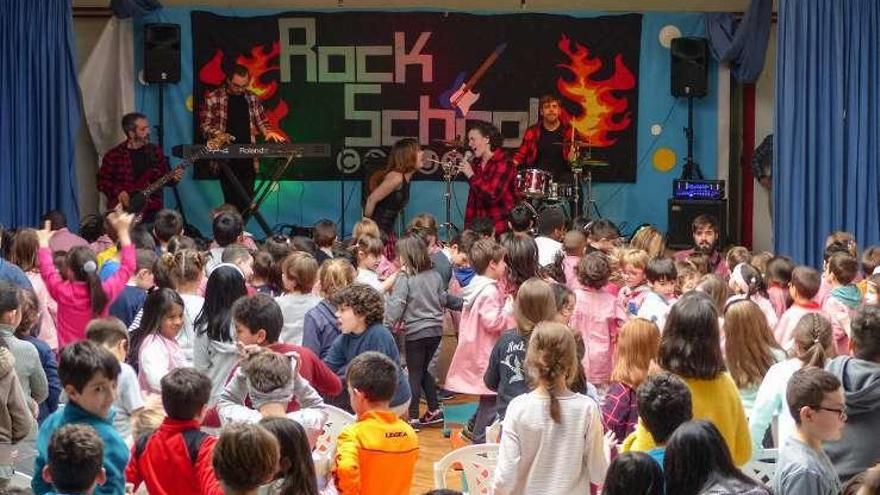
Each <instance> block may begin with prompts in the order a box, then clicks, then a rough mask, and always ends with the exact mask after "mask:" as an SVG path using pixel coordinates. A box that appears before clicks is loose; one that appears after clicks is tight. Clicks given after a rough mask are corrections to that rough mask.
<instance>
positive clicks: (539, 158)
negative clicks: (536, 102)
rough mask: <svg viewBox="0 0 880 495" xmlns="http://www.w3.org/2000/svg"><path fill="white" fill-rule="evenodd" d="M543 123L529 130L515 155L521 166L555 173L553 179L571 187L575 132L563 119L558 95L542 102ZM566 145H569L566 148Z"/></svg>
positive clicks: (549, 96)
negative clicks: (569, 161)
mask: <svg viewBox="0 0 880 495" xmlns="http://www.w3.org/2000/svg"><path fill="white" fill-rule="evenodd" d="M540 109H541V110H540V115H541V121H540V122H538V123H537V124H535V125H533V126H531V127H529V128H528V129H526V132H525V134H524V135H523V140H522V144H521V145H520V147H519V150H517V152H516V153H515V154H514V155H513V163H514V165H516V166H517V167H519V166H521V165H525V166H526V167H528V168H537V169H540V170H544V171H547V172H550V173H551V174H553V180H554V181H556V182H564V183H568V184H571V183H573V181H574V178H573V176H572V173H571V166H570V165H569V164H568V154H569V153H571V145H570V144H569V143H571V142H572V141H574V129H573V128H572V126H571V125H570V124H568V123H566V122H563V121H562V119H561V118H560V117H561V115H562V104H561V103H560V101H559V98H557V97H556V96H554V95H549V94H548V95H544V96H542V97H541V99H540ZM562 143H565V144H564V145H563V144H562Z"/></svg>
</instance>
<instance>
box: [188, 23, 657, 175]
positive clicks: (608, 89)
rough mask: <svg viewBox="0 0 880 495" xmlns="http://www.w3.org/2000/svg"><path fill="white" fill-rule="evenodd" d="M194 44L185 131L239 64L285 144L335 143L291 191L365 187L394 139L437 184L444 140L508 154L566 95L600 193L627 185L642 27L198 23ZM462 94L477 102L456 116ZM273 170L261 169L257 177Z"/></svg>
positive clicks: (632, 170)
mask: <svg viewBox="0 0 880 495" xmlns="http://www.w3.org/2000/svg"><path fill="white" fill-rule="evenodd" d="M192 36H193V40H192V44H193V70H194V72H193V73H194V75H195V78H194V79H195V87H194V88H193V98H194V101H193V107H194V112H193V115H194V120H195V119H197V118H198V117H197V116H198V107H199V106H200V105H201V103H202V99H203V95H204V94H205V93H206V92H207V91H210V90H211V89H213V88H215V87H217V86H218V85H220V84H223V81H224V70H226V69H229V68H231V67H232V66H233V65H235V64H241V65H244V66H246V67H248V69H249V70H250V73H251V90H252V91H253V92H254V93H256V94H257V95H258V96H259V98H260V99H261V100H262V102H263V105H264V107H265V109H266V111H267V114H268V117H269V120H270V121H271V122H272V124H274V125H275V126H277V127H279V128H280V129H281V130H282V131H283V132H284V134H286V135H287V136H288V137H289V138H290V139H291V140H292V141H294V142H320V143H329V144H330V146H331V150H332V156H331V158H330V159H300V160H298V161H297V162H296V163H295V164H294V166H292V167H291V168H290V169H289V170H288V172H287V174H286V176H285V178H287V179H290V180H334V179H339V178H352V179H360V178H361V177H363V176H364V174H365V173H368V172H369V170H371V169H374V168H375V167H377V166H381V165H383V164H384V163H385V158H386V156H387V152H388V149H389V147H390V146H391V145H392V144H393V143H394V142H395V141H397V140H398V139H401V138H403V137H417V138H418V139H419V142H420V143H421V144H422V145H423V146H424V147H426V153H425V158H426V159H425V163H424V167H423V170H422V172H421V173H419V174H417V175H416V178H418V179H433V180H437V179H440V178H441V173H440V172H441V171H440V170H439V165H438V164H437V162H438V161H442V160H443V158H444V156H446V154H447V153H448V152H449V148H448V147H447V146H445V145H444V144H443V143H442V142H441V141H452V140H456V139H457V138H460V137H461V138H463V137H465V135H466V129H467V122H468V121H472V120H486V121H490V122H493V123H494V124H495V125H497V126H498V127H499V128H500V129H501V131H502V134H503V135H504V137H505V140H504V147H505V148H507V149H509V150H511V151H513V150H515V149H516V148H517V147H518V146H519V145H520V143H521V140H522V135H523V133H524V132H525V129H526V128H527V127H528V126H529V125H530V124H534V123H535V122H537V121H538V119H539V115H538V99H539V97H540V96H541V95H542V94H545V93H555V94H558V95H559V96H561V98H562V102H563V106H564V108H565V115H564V118H567V119H569V120H570V122H571V123H572V125H573V126H574V127H575V129H576V132H577V137H578V139H579V140H581V141H584V142H585V143H588V144H589V148H590V152H591V155H592V158H594V159H599V160H604V161H607V162H609V163H610V166H607V167H601V168H596V170H595V171H594V175H593V177H594V179H595V180H598V181H606V182H635V180H636V161H637V157H636V123H637V110H638V81H639V74H638V70H639V43H640V39H641V15H638V14H627V15H619V16H605V17H594V18H576V17H569V16H563V15H548V14H513V15H471V14H460V13H425V12H418V13H415V12H412V13H410V12H334V13H316V12H308V13H298V12H288V13H282V14H277V15H269V16H261V17H229V16H221V15H216V14H213V13H209V12H203V11H193V12H192ZM652 83H655V84H668V82H667V81H653V82H652ZM463 85H467V86H468V87H469V88H470V93H472V95H470V94H469V95H467V96H466V97H465V98H462V99H458V100H457V102H458V105H455V104H453V102H452V101H451V100H453V98H451V96H452V95H454V94H455V93H456V92H457V91H458V90H459V89H461V88H462V86H463ZM468 105H469V108H466V107H468ZM193 125H194V127H195V130H196V132H195V135H196V136H198V135H199V131H198V122H197V121H196V122H193ZM274 166H275V162H274V161H271V160H264V161H263V167H262V172H261V173H263V174H268V173H271V171H272V169H273V167H274ZM203 172H204V170H203V171H201V173H197V177H198V176H202V177H205V174H204V173H203Z"/></svg>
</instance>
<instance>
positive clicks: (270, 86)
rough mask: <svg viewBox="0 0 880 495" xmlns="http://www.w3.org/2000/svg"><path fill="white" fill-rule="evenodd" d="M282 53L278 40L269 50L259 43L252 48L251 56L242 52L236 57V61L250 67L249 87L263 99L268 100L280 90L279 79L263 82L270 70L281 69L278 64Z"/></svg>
mask: <svg viewBox="0 0 880 495" xmlns="http://www.w3.org/2000/svg"><path fill="white" fill-rule="evenodd" d="M280 53H281V48H280V47H279V45H278V42H277V41H276V42H274V43H272V47H271V48H270V49H269V50H268V51H267V50H266V49H265V48H264V47H262V46H260V45H257V46H254V47H253V48H251V53H250V55H249V56H248V55H245V54H241V55H239V56H238V58H236V59H235V63H237V64H240V65H243V66H245V67H247V68H248V72H250V73H251V84H250V86H249V89H250V90H251V91H253V93H254V94H255V95H257V96H258V97H259V98H260V99H261V100H263V101H265V100H268V99H269V98H271V97H272V96H274V95H275V92H276V91H278V81H275V80H270V81H269V82H263V77H264V76H265V75H266V74H268V73H269V72H272V71H277V70H279V67H278V65H277V64H278V55H279V54H280Z"/></svg>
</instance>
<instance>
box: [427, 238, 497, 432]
mask: <svg viewBox="0 0 880 495" xmlns="http://www.w3.org/2000/svg"><path fill="white" fill-rule="evenodd" d="M468 257H469V258H470V262H471V266H472V267H473V268H474V270H475V271H476V273H477V275H475V276H474V277H473V278H472V279H471V281H470V283H469V284H468V285H467V286H465V287H464V289H463V291H462V297H463V299H464V306H463V309H462V314H461V324H460V325H459V327H458V346H457V347H456V348H455V354H454V355H453V356H452V362H451V363H450V364H449V373H448V375H447V376H446V382H445V384H444V388H445V389H447V390H451V391H453V392H460V393H464V394H472V395H479V396H480V403H479V406H478V407H477V412H476V413H475V414H474V417H472V418H471V421H469V422H468V423H469V424H468V428H466V429H465V431H464V432H463V434H464V435H465V436H466V437H470V439H471V440H473V441H474V442H475V443H482V442H483V440H484V438H485V430H486V427H487V426H488V425H489V423H490V422H491V421H492V418H493V417H494V416H495V392H493V391H492V390H489V388H487V387H486V385H485V384H484V383H483V375H484V374H485V373H486V368H487V367H488V366H489V356H490V354H491V353H492V348H493V347H494V346H495V342H496V341H497V340H498V338H499V337H501V334H502V332H504V331H505V330H507V329H508V328H512V327H513V323H512V320H511V318H510V314H509V310H508V309H505V307H509V306H510V305H509V304H507V296H506V295H505V294H504V292H503V291H502V290H501V289H500V288H499V287H498V280H499V279H500V278H502V277H503V276H504V274H505V272H506V270H507V265H506V263H505V261H504V248H502V247H501V246H500V245H499V244H498V243H496V242H495V241H494V240H492V239H481V240H479V241H477V242H475V243H474V244H473V246H472V247H471V249H470V250H469V252H468Z"/></svg>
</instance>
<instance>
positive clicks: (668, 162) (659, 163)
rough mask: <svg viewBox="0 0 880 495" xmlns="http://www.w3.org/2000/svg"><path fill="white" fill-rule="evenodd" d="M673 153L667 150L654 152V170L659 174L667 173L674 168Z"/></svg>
mask: <svg viewBox="0 0 880 495" xmlns="http://www.w3.org/2000/svg"><path fill="white" fill-rule="evenodd" d="M675 160H676V156H675V152H674V151H672V150H671V149H669V148H659V149H658V150H657V151H655V152H654V168H655V169H657V170H659V171H660V172H669V171H670V170H672V169H673V168H674V167H675Z"/></svg>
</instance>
